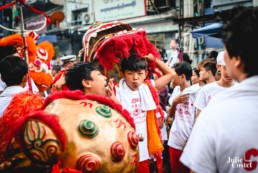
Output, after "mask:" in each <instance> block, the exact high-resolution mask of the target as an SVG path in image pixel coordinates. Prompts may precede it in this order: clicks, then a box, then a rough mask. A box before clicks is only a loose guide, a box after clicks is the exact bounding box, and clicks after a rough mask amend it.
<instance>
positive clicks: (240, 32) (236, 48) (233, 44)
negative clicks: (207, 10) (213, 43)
mask: <svg viewBox="0 0 258 173" xmlns="http://www.w3.org/2000/svg"><path fill="white" fill-rule="evenodd" d="M230 14H231V15H229V18H228V20H227V21H226V22H225V23H224V25H223V42H224V44H225V47H226V49H227V51H228V54H229V58H233V57H237V56H239V57H240V58H241V61H242V62H243V64H244V72H245V73H247V74H248V76H254V75H257V74H258V68H257V64H258V58H257V55H258V49H257V45H256V44H254V43H256V42H257V40H258V32H257V31H258V7H252V8H248V7H241V6H240V7H235V8H233V9H232V11H231V13H230Z"/></svg>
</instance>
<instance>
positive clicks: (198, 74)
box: [193, 67, 200, 77]
mask: <svg viewBox="0 0 258 173" xmlns="http://www.w3.org/2000/svg"><path fill="white" fill-rule="evenodd" d="M193 71H194V72H195V73H196V75H197V76H198V77H200V70H198V69H197V68H196V67H194V68H193Z"/></svg>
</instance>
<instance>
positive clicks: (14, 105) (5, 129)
mask: <svg viewBox="0 0 258 173" xmlns="http://www.w3.org/2000/svg"><path fill="white" fill-rule="evenodd" d="M43 100H44V98H43V97H42V96H41V95H40V94H35V93H32V92H29V91H28V92H22V93H19V94H17V95H15V96H14V97H13V99H12V101H11V102H10V104H9V105H8V107H7V108H6V110H5V112H4V114H3V116H2V117H1V119H0V162H1V161H2V160H3V159H4V156H3V154H4V152H5V151H6V147H7V144H8V142H9V140H10V139H12V138H13V134H12V133H11V131H10V129H11V128H15V126H14V122H15V120H17V119H20V118H22V117H25V116H27V115H28V114H29V113H30V112H32V111H35V110H38V109H39V108H41V106H42V105H43Z"/></svg>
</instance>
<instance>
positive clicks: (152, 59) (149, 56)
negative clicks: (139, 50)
mask: <svg viewBox="0 0 258 173" xmlns="http://www.w3.org/2000/svg"><path fill="white" fill-rule="evenodd" d="M144 58H145V59H146V60H147V61H154V60H155V57H154V56H153V55H152V54H151V53H150V54H148V55H147V56H145V57H144Z"/></svg>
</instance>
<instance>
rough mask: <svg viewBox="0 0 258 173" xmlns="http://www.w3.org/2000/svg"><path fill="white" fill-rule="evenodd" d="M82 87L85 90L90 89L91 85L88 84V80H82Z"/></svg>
mask: <svg viewBox="0 0 258 173" xmlns="http://www.w3.org/2000/svg"><path fill="white" fill-rule="evenodd" d="M82 85H83V86H84V87H85V88H91V83H90V81H89V80H85V79H83V80H82Z"/></svg>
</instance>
